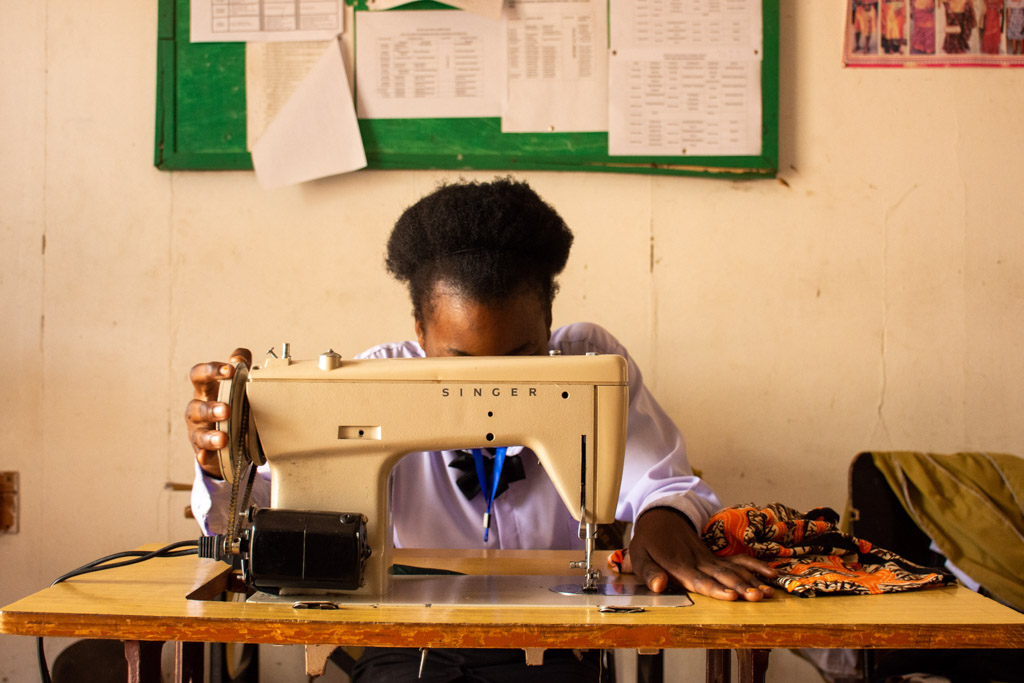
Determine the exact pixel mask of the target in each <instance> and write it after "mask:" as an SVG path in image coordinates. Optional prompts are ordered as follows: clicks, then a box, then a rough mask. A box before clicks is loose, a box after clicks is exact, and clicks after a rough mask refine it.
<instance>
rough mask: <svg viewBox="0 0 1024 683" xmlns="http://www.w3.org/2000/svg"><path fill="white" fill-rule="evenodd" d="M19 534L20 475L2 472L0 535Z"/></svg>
mask: <svg viewBox="0 0 1024 683" xmlns="http://www.w3.org/2000/svg"><path fill="white" fill-rule="evenodd" d="M16 533H18V473H17V472H0V534H16Z"/></svg>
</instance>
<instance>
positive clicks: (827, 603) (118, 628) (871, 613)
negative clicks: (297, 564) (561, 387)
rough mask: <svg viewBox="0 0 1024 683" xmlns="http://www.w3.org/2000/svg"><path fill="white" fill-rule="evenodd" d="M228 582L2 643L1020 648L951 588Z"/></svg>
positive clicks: (189, 574)
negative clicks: (574, 588)
mask: <svg viewBox="0 0 1024 683" xmlns="http://www.w3.org/2000/svg"><path fill="white" fill-rule="evenodd" d="M578 556H579V553H578V552H577V553H573V552H561V551H444V552H443V553H440V554H439V553H438V551H416V550H400V551H397V552H396V557H395V561H396V562H400V563H403V564H413V565H418V566H431V567H439V568H448V569H453V570H456V571H461V572H464V573H472V574H481V573H483V574H553V575H559V574H560V575H565V574H568V573H569V572H568V571H567V570H566V569H565V567H566V566H567V563H568V561H569V559H578ZM602 562H603V560H602ZM228 579H229V572H227V565H224V564H222V563H219V562H215V561H212V560H200V559H199V558H197V557H195V556H190V557H179V558H167V559H156V560H150V561H148V562H145V563H142V564H139V565H135V566H131V567H124V568H120V569H113V570H110V571H103V572H97V573H93V574H87V575H84V576H81V577H78V578H75V579H71V580H69V581H67V582H65V583H61V584H58V585H56V586H53V587H51V588H47V589H45V590H42V591H39V592H38V593H35V594H33V595H31V596H29V597H26V598H24V599H22V600H19V601H17V602H15V603H13V604H11V605H8V606H7V607H4V608H3V610H2V611H0V633H7V634H15V635H26V636H59V637H81V638H106V639H118V640H124V641H126V652H127V653H128V655H129V664H130V667H129V668H130V670H133V671H134V673H131V671H130V676H131V675H134V676H135V679H134V680H144V679H145V676H144V674H143V673H140V667H142V666H143V664H142V663H141V660H140V653H143V652H144V651H145V649H146V643H147V642H151V641H174V642H176V643H177V655H178V656H177V657H176V662H177V665H176V668H177V672H176V676H177V678H176V679H175V680H180V681H188V680H190V678H189V677H190V676H191V675H193V674H192V673H191V671H192V669H191V668H190V666H194V664H193V665H190V664H189V661H192V660H190V657H189V652H192V655H193V656H194V653H195V646H189V645H186V643H203V642H244V643H274V644H303V645H307V646H319V647H307V658H308V657H309V656H310V653H313V654H314V659H316V658H317V657H321V656H322V657H326V655H325V654H323V653H324V652H329V650H330V649H331V647H333V646H334V645H351V646H369V645H374V646H400V647H417V648H423V647H426V648H476V647H480V648H516V649H518V648H522V649H523V650H525V651H526V653H527V659H528V660H529V659H530V658H531V655H532V657H533V658H534V660H536V658H537V657H538V656H541V655H542V653H543V650H544V649H548V648H581V649H585V648H628V649H634V648H635V649H637V650H638V651H640V652H641V653H651V652H655V651H659V650H662V649H666V648H702V649H707V650H708V651H709V653H710V656H709V669H708V680H709V681H721V680H727V679H728V676H729V672H728V666H727V662H728V658H727V656H726V655H727V654H728V651H729V650H737V653H738V654H739V655H740V657H739V663H740V672H739V673H740V677H741V679H743V680H746V681H754V680H758V679H760V680H763V675H764V668H765V666H766V665H767V653H768V651H769V650H770V649H771V648H805V647H815V648H923V649H928V648H1024V614H1020V613H1018V612H1015V611H1013V610H1011V609H1008V608H1006V607H1003V606H1002V605H999V604H998V603H996V602H993V601H992V600H989V599H987V598H984V597H982V596H980V595H978V594H976V593H974V592H972V591H970V590H967V589H965V588H962V587H950V588H940V589H933V590H927V591H916V592H910V593H898V594H887V595H872V596H850V597H823V598H811V599H801V598H794V597H791V596H788V595H777V596H776V597H774V598H772V599H770V600H765V601H763V602H759V603H747V602H721V601H717V600H712V599H709V598H704V597H702V596H699V595H695V596H692V597H693V600H694V603H695V604H694V605H693V606H691V607H673V608H648V610H647V611H645V612H643V613H639V614H605V613H599V612H598V610H597V609H596V608H594V607H583V606H581V607H578V608H577V607H573V608H568V609H567V608H564V607H560V608H545V607H522V608H516V609H514V610H512V609H508V608H505V609H494V608H492V607H483V606H443V605H432V606H415V607H409V606H389V605H383V604H382V605H379V606H370V605H366V606H346V607H344V608H342V609H338V610H333V611H308V610H294V609H292V608H291V606H290V605H287V604H284V605H281V604H253V603H240V602H222V601H217V600H216V599H215V598H216V596H217V595H219V594H220V593H221V592H222V591H223V590H224V588H225V587H226V586H227V583H228ZM190 597H191V598H192V599H189V598H190ZM197 598H199V599H197ZM203 598H205V599H203ZM190 647H191V648H192V649H191V650H190V649H189V648H190ZM200 652H201V649H200ZM133 659H134V662H133V661H132V660H133ZM133 667H134V669H133Z"/></svg>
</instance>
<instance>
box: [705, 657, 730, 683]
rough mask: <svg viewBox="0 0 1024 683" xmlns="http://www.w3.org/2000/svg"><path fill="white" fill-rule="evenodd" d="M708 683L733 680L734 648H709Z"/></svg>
mask: <svg viewBox="0 0 1024 683" xmlns="http://www.w3.org/2000/svg"><path fill="white" fill-rule="evenodd" d="M707 654H708V663H707V677H706V678H707V683H729V681H731V680H732V650H708V651H707Z"/></svg>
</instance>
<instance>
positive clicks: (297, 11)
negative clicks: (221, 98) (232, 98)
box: [189, 0, 345, 43]
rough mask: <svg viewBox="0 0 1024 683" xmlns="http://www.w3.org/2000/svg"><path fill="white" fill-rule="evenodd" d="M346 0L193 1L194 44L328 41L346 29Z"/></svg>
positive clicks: (190, 12) (191, 9)
mask: <svg viewBox="0 0 1024 683" xmlns="http://www.w3.org/2000/svg"><path fill="white" fill-rule="evenodd" d="M344 6H345V3H344V0H191V4H190V8H189V25H190V36H189V37H190V39H191V41H192V42H193V43H209V42H240V41H246V42H262V41H283V40H327V39H330V38H333V37H335V36H337V35H338V34H339V33H341V32H342V30H344V28H345V26H344V21H345V14H344Z"/></svg>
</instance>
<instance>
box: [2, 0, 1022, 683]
mask: <svg viewBox="0 0 1024 683" xmlns="http://www.w3.org/2000/svg"><path fill="white" fill-rule="evenodd" d="M781 4H782V9H783V17H782V57H781V61H782V64H781V74H782V75H781V78H780V81H781V98H780V99H781V127H780V128H781V129H780V137H781V161H780V168H781V177H782V178H783V179H784V181H785V182H779V181H775V180H772V181H758V182H728V181H721V180H695V179H687V178H651V177H639V176H619V175H596V174H595V175H583V174H550V173H527V174H523V177H525V178H527V179H529V180H530V181H531V182H532V183H533V184H534V186H535V187H536V189H537V190H538V191H539V192H540V193H541V194H542V195H543V196H544V197H545V198H546V199H548V200H549V201H550V202H551V203H553V204H554V205H555V206H556V207H558V208H559V209H560V211H561V212H562V213H563V215H564V217H565V218H566V219H567V221H568V222H569V224H570V225H571V226H572V227H573V228H574V230H575V232H576V235H577V245H576V247H575V252H574V255H573V258H572V259H571V263H570V266H569V268H568V270H567V272H566V274H565V276H564V277H563V278H562V293H561V295H560V298H559V300H558V302H557V304H556V318H557V320H558V321H561V322H569V321H572V320H579V319H588V320H593V321H596V322H599V323H601V324H603V325H605V326H607V327H608V328H610V329H611V330H613V331H614V332H615V333H617V334H618V335H619V336H620V338H621V339H622V340H623V341H624V342H625V343H626V344H627V346H628V347H629V348H630V349H631V350H632V352H633V353H634V354H635V355H636V357H637V359H638V360H639V362H640V363H641V366H642V368H643V369H644V371H645V374H646V378H647V381H648V382H649V383H650V385H651V386H652V387H653V389H654V391H655V393H656V395H657V396H658V397H659V398H660V400H661V401H662V402H663V404H664V405H665V407H666V408H667V409H668V411H669V412H670V413H671V414H672V415H673V417H675V418H676V420H677V421H678V422H679V424H680V425H681V426H682V428H683V430H684V432H685V434H686V435H687V439H688V444H689V449H690V454H691V460H692V462H693V463H694V465H696V466H698V467H700V468H702V469H703V470H704V472H705V475H706V476H707V478H708V479H709V480H710V481H711V483H712V484H713V485H714V486H715V487H716V488H717V489H718V491H719V492H720V494H721V496H722V498H723V500H724V501H725V502H726V503H736V502H744V501H755V502H760V503H765V502H770V501H782V502H785V503H788V504H790V505H793V506H795V507H799V508H809V507H814V506H819V505H831V506H835V507H841V506H842V505H843V502H844V500H845V485H846V471H847V466H848V464H849V462H850V459H851V457H852V456H853V455H854V454H855V453H857V452H858V451H861V450H864V449H887V448H908V449H931V450H935V451H954V450H958V449H968V448H970V449H987V450H999V451H1010V452H1016V453H1020V454H1024V433H1022V431H1021V428H1020V426H1019V425H1020V424H1021V419H1020V416H1021V415H1022V414H1024V381H1022V379H1024V354H1022V353H1021V350H1020V349H1021V334H1022V330H1024V275H1022V273H1024V232H1022V230H1021V228H1020V223H1021V221H1020V219H1019V214H1020V206H1021V199H1022V193H1021V188H1022V187H1024V182H1022V181H1024V174H1022V171H1021V168H1022V165H1021V159H1024V134H1022V131H1021V126H1020V122H1021V120H1022V109H1024V87H1022V81H1021V79H1022V77H1024V72H1022V71H1019V70H1010V69H991V70H980V69H958V70H954V69H907V70H890V69H878V70H844V69H842V68H841V65H840V42H841V31H842V26H843V19H844V12H845V10H844V8H843V5H844V4H845V3H842V2H840V1H839V0H830V1H829V2H820V0H782V3H781ZM0 9H2V13H3V16H4V17H5V21H4V22H2V23H0V45H3V46H4V47H3V52H4V59H3V61H2V63H0V74H2V76H0V78H2V81H0V93H2V94H0V97H2V106H0V231H2V232H0V234H2V240H3V242H2V245H0V246H2V248H0V316H2V317H0V320H2V324H3V330H4V335H3V336H4V340H3V341H4V345H3V352H2V353H0V386H2V387H3V391H2V392H0V434H2V435H3V437H4V438H3V443H2V445H0V469H2V470H17V471H19V472H20V473H21V488H22V493H21V504H22V521H21V532H20V533H19V534H17V535H14V536H6V537H0V567H2V569H0V576H2V579H0V605H2V604H6V603H8V602H11V601H13V600H14V599H16V598H18V597H20V596H21V595H23V594H25V593H27V592H30V591H32V590H35V589H38V588H41V587H42V586H44V585H45V584H47V583H48V582H49V581H50V580H52V578H54V577H55V576H57V575H58V574H60V573H62V572H63V571H65V570H67V569H69V568H72V567H75V566H78V565H79V564H82V563H83V562H86V561H88V560H91V559H93V558H95V557H98V556H100V555H102V554H105V553H108V552H113V551H117V550H122V549H125V548H129V547H134V546H136V545H138V544H141V543H143V542H148V541H154V540H162V539H167V540H176V539H180V538H187V537H189V536H190V535H192V534H194V533H195V530H194V528H193V527H192V526H191V523H189V522H187V521H185V520H184V519H182V509H183V508H184V507H185V505H186V504H187V494H183V493H171V492H168V491H167V490H165V489H164V485H165V483H166V482H168V481H188V480H189V479H190V477H191V456H190V451H189V447H188V446H187V445H186V443H185V440H184V438H183V437H184V429H183V422H182V419H181V414H182V411H183V407H184V404H185V402H186V400H187V398H188V395H189V387H188V383H187V380H186V375H187V371H188V368H189V367H190V366H191V365H192V364H193V363H194V362H196V361H199V360H205V359H210V358H218V357H223V356H225V355H226V354H227V352H229V351H230V350H231V349H232V348H234V347H235V346H236V345H247V346H250V347H252V348H254V349H255V350H256V351H258V352H262V351H263V349H265V348H267V347H269V346H272V345H279V344H280V342H281V341H290V342H291V343H292V344H293V348H294V350H295V353H296V354H297V355H312V354H314V353H317V352H319V351H321V350H322V349H324V348H325V347H327V346H334V347H335V348H336V349H339V350H340V351H342V352H343V353H345V354H346V355H351V354H352V353H355V352H357V351H358V350H360V349H362V348H363V347H366V346H368V345H370V344H372V343H374V342H377V341H382V340H390V339H396V338H405V337H407V336H408V335H409V334H411V324H410V321H409V316H408V309H409V305H408V303H407V301H406V299H405V294H404V292H403V291H402V290H401V288H400V287H399V286H398V285H396V284H394V283H392V282H390V281H389V280H388V279H387V278H386V277H385V275H384V274H383V270H382V268H381V259H382V247H383V242H384V239H385V236H386V234H387V232H388V229H389V227H390V224H391V223H392V221H393V220H394V218H395V217H396V215H397V214H398V213H399V211H400V210H401V209H402V208H404V207H405V206H406V205H408V204H409V203H410V202H412V201H413V200H415V199H416V198H417V197H419V196H420V195H422V194H424V193H425V192H427V191H429V190H430V189H431V188H432V187H433V186H434V184H435V183H436V182H437V181H438V180H440V179H442V178H448V177H452V174H447V173H431V172H361V173H356V174H353V175H350V176H346V177H338V178H333V179H328V180H324V181H319V182H314V183H309V184H307V185H303V186H301V187H295V188H287V189H283V190H278V191H274V192H264V191H261V190H260V189H259V188H258V186H257V185H256V183H255V181H254V179H253V176H252V175H251V174H249V173H173V174H172V173H165V172H160V171H157V170H155V169H154V168H153V167H152V140H153V105H154V99H155V96H154V75H155V60H154V57H155V52H156V50H155V40H154V37H155V34H156V2H138V0H107V1H106V2H102V3H93V2H89V3H83V2H73V1H72V0H47V1H46V2H18V1H16V0H0ZM490 175H491V174H470V177H481V178H486V177H490ZM44 240H45V249H44ZM33 666H34V663H33V659H32V643H31V642H30V641H29V639H25V638H14V637H10V636H0V680H10V681H20V680H30V678H31V676H32V675H33V673H32V672H33ZM808 680H810V679H808Z"/></svg>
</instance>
